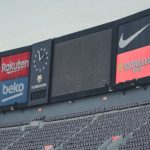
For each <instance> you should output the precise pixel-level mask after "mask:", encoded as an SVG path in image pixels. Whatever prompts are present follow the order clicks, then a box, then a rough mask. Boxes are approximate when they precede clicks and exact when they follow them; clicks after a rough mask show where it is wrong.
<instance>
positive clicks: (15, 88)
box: [2, 82, 25, 102]
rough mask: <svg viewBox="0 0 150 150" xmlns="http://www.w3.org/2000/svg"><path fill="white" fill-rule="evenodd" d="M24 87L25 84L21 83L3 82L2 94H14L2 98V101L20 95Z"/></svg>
mask: <svg viewBox="0 0 150 150" xmlns="http://www.w3.org/2000/svg"><path fill="white" fill-rule="evenodd" d="M24 88H25V86H24V84H23V83H16V82H14V84H12V85H9V86H8V85H5V84H3V89H2V94H3V95H8V94H14V95H12V96H10V97H7V98H4V99H2V102H6V101H9V100H12V99H14V98H18V97H19V96H22V95H23V91H24Z"/></svg>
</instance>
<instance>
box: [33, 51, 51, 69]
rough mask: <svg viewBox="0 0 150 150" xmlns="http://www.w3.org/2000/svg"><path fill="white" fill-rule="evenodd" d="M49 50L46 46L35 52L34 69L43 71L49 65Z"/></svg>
mask: <svg viewBox="0 0 150 150" xmlns="http://www.w3.org/2000/svg"><path fill="white" fill-rule="evenodd" d="M48 59H49V57H48V51H47V50H46V48H40V49H38V50H37V51H36V52H35V53H34V59H33V64H34V69H35V71H36V72H42V71H44V70H45V69H46V67H47V65H48Z"/></svg>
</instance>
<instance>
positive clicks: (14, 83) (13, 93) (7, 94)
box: [0, 78, 28, 106]
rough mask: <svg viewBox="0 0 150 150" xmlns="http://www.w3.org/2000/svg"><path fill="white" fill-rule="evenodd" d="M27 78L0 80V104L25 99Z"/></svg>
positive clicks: (10, 103) (24, 100) (3, 104)
mask: <svg viewBox="0 0 150 150" xmlns="http://www.w3.org/2000/svg"><path fill="white" fill-rule="evenodd" d="M27 90H28V78H19V79H15V80H8V81H3V82H0V106H5V105H12V104H16V103H18V104H19V103H24V102H26V101H27Z"/></svg>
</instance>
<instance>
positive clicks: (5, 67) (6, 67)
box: [2, 60, 29, 74]
mask: <svg viewBox="0 0 150 150" xmlns="http://www.w3.org/2000/svg"><path fill="white" fill-rule="evenodd" d="M28 67H29V60H22V61H21V60H18V61H17V62H10V63H9V64H5V63H3V64H2V72H6V73H7V74H11V73H13V72H17V71H19V70H21V69H25V68H28Z"/></svg>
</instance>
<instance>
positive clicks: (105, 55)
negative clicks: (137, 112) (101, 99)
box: [0, 9, 150, 110]
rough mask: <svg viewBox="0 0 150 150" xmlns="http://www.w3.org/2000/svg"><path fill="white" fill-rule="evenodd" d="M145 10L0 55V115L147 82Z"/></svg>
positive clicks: (149, 14)
mask: <svg viewBox="0 0 150 150" xmlns="http://www.w3.org/2000/svg"><path fill="white" fill-rule="evenodd" d="M149 37H150V9H148V10H145V11H143V12H140V13H137V14H134V15H131V16H129V17H126V18H123V19H119V20H117V21H113V22H110V23H107V24H104V25H100V26H97V27H93V28H90V29H86V30H83V31H79V32H76V33H72V34H69V35H66V36H62V37H58V38H55V39H49V40H46V41H42V42H39V43H35V44H33V45H31V46H27V47H23V48H18V49H13V50H9V51H5V52H1V53H0V108H1V109H0V110H8V109H10V107H11V106H14V107H15V108H22V107H24V108H26V107H30V106H35V105H40V104H46V103H54V102H59V101H66V100H67V101H68V100H74V99H78V98H81V97H88V96H92V95H98V94H102V93H108V92H113V91H118V90H124V89H126V88H131V87H133V86H137V85H142V84H148V83H150V38H149Z"/></svg>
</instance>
